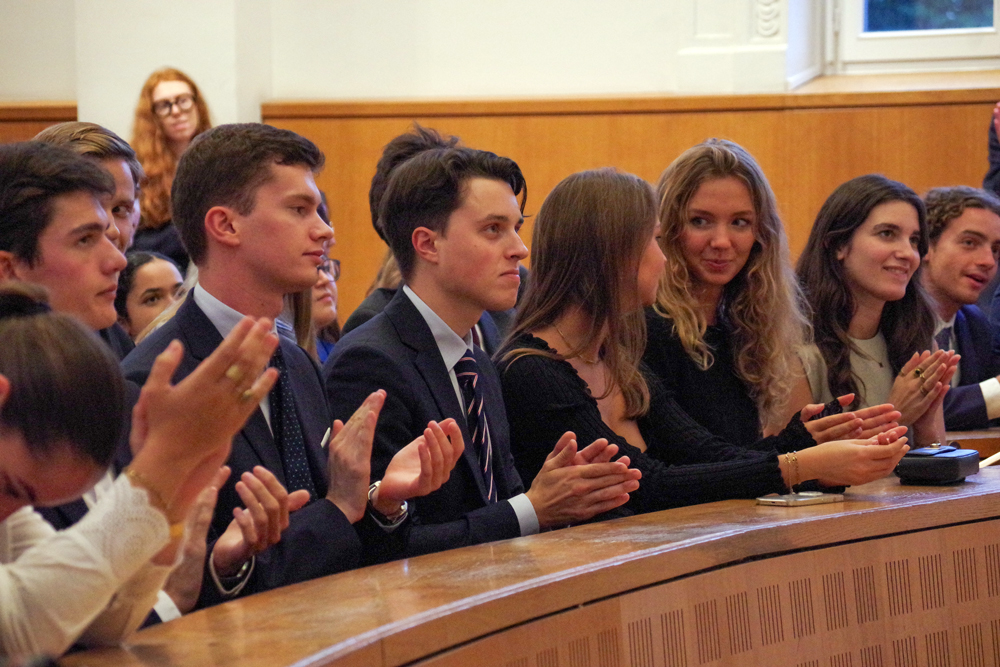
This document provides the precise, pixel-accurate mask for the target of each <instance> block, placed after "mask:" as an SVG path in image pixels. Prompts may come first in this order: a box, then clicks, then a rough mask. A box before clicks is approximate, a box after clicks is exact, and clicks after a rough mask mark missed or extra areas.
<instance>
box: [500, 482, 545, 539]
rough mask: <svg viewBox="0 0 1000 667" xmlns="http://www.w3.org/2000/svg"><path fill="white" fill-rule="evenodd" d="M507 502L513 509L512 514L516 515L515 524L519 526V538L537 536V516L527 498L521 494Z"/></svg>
mask: <svg viewBox="0 0 1000 667" xmlns="http://www.w3.org/2000/svg"><path fill="white" fill-rule="evenodd" d="M507 502H508V503H510V506H511V507H512V508H513V509H514V514H516V515H517V523H518V524H519V525H520V526H521V537H525V536H527V535H535V534H537V533H538V515H537V514H535V508H534V506H532V504H531V501H530V500H528V496H526V495H524V494H523V493H522V494H521V495H519V496H514V497H513V498H511V499H509V500H508V501H507Z"/></svg>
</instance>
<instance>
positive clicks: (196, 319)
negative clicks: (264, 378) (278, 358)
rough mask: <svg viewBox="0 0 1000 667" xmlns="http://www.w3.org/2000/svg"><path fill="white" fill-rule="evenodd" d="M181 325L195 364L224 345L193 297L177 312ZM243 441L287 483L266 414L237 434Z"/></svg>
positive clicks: (252, 419) (258, 413)
mask: <svg viewBox="0 0 1000 667" xmlns="http://www.w3.org/2000/svg"><path fill="white" fill-rule="evenodd" d="M176 317H177V318H178V322H177V324H178V326H179V328H180V329H181V331H184V340H183V343H184V346H185V347H186V348H187V350H188V353H189V354H190V355H191V356H192V357H193V358H194V362H195V365H197V364H200V363H201V362H202V361H203V360H204V359H205V358H206V357H208V356H209V355H210V354H212V352H214V351H215V348H217V347H219V345H220V344H221V343H222V335H221V334H219V330H218V329H216V328H215V325H214V324H212V321H211V320H210V319H208V316H207V315H205V313H204V311H202V309H201V308H199V307H198V304H196V303H195V302H194V299H193V298H190V297H189V298H188V299H187V301H185V302H184V305H183V306H181V307H180V309H179V310H178V311H177V315H176ZM236 437H237V438H243V439H244V440H245V441H246V442H247V444H248V445H249V446H250V449H252V450H253V452H254V453H255V454H257V456H258V457H259V458H260V463H261V465H262V466H264V467H265V468H267V469H268V470H270V471H271V472H273V473H274V475H275V477H277V478H278V481H280V482H281V483H282V484H285V466H284V464H283V463H282V462H281V455H280V454H279V453H278V448H277V447H276V446H275V444H274V437H273V436H272V435H271V429H270V428H268V425H267V420H266V419H264V413H263V412H261V411H260V408H259V407H258V408H257V409H256V410H254V412H253V414H252V415H250V419H248V420H247V423H246V424H244V425H243V429H242V430H241V431H240V432H239V433H238V434H237V435H236Z"/></svg>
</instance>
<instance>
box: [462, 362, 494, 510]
mask: <svg viewBox="0 0 1000 667" xmlns="http://www.w3.org/2000/svg"><path fill="white" fill-rule="evenodd" d="M455 376H456V377H457V378H458V386H459V387H461V389H462V398H464V399H465V421H466V424H467V425H468V427H469V433H471V434H472V446H473V448H474V450H475V452H476V453H477V454H478V455H479V469H480V470H481V471H482V473H483V481H484V482H485V483H486V488H487V490H488V495H489V498H490V502H496V500H497V488H496V485H495V484H494V483H493V444H492V443H491V442H490V429H489V426H488V424H487V422H486V405H485V404H484V401H483V390H482V388H481V387H480V386H479V365H478V364H477V363H476V358H475V357H474V356H472V351H471V350H470V351H468V352H467V353H466V355H465V356H464V357H462V358H461V359H459V360H458V363H457V364H455Z"/></svg>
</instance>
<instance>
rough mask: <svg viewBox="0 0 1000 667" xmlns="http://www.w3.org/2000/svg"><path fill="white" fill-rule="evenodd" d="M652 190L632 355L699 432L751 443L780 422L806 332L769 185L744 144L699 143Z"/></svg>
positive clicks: (859, 431) (865, 423) (863, 429)
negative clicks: (658, 276)
mask: <svg viewBox="0 0 1000 667" xmlns="http://www.w3.org/2000/svg"><path fill="white" fill-rule="evenodd" d="M657 195H658V198H659V203H660V210H659V220H660V247H661V248H662V250H663V254H664V255H665V256H666V258H667V266H666V271H665V272H664V275H663V279H662V280H661V281H660V287H659V290H658V292H657V295H656V304H655V306H654V307H653V308H651V309H648V310H647V319H646V321H647V326H648V327H649V341H648V343H647V348H646V353H645V355H644V357H643V361H644V362H645V364H646V365H647V367H648V369H649V371H650V372H651V373H652V374H653V375H655V376H656V377H657V378H659V379H660V380H661V381H662V382H663V383H664V385H665V388H666V389H667V390H668V391H671V392H673V393H674V394H675V395H676V397H677V401H678V403H679V404H680V405H681V407H682V408H683V409H684V410H685V411H686V412H687V413H688V414H689V415H690V416H691V417H692V418H693V419H694V420H695V421H697V422H698V423H699V424H700V425H701V426H702V427H703V428H705V429H707V430H709V431H711V432H712V433H714V434H715V435H718V436H719V437H721V438H723V439H725V440H727V441H729V442H731V443H733V444H736V445H740V446H743V447H752V446H754V445H755V443H756V442H757V441H758V440H759V439H760V438H761V436H762V431H764V430H765V427H768V426H769V427H770V428H767V431H768V432H772V433H773V432H777V431H779V430H780V429H781V427H782V426H784V424H785V421H786V420H787V413H786V406H787V404H788V397H789V392H790V391H791V389H792V387H793V386H794V383H795V380H796V379H797V377H799V376H801V366H800V364H799V360H798V357H797V355H796V350H798V349H799V347H801V346H802V345H803V344H804V343H805V342H807V341H808V340H809V339H810V336H811V328H810V324H809V320H808V319H807V317H806V316H805V315H804V313H803V305H804V300H803V297H802V294H801V292H800V291H799V287H798V281H797V280H796V278H795V273H794V271H793V270H792V265H791V260H790V258H789V252H788V239H787V237H786V236H785V232H784V229H783V227H782V224H781V219H780V218H779V217H778V210H777V204H776V202H775V198H774V193H773V192H772V191H771V186H770V185H769V184H768V182H767V178H766V177H765V176H764V173H763V171H761V169H760V167H759V166H758V165H757V163H756V161H755V160H754V159H753V157H752V156H751V155H750V154H749V153H748V152H747V151H746V150H745V149H743V148H742V147H741V146H739V145H738V144H735V143H733V142H731V141H725V140H720V139H709V140H707V141H705V142H703V143H701V144H698V145H697V146H694V147H693V148H690V149H688V150H687V151H685V152H684V153H683V154H682V155H681V156H680V157H678V158H677V159H676V160H674V162H673V163H672V164H671V165H670V166H669V167H667V169H666V170H665V171H664V172H663V175H662V176H661V177H660V181H659V184H658V186H657ZM851 399H853V396H850V397H844V400H843V401H842V404H845V405H846V404H848V403H850V400H851ZM795 407H796V410H798V409H801V408H802V406H801V405H799V406H795ZM889 410H891V407H889V406H882V407H881V408H880V411H871V410H869V411H864V412H859V413H858V414H857V415H855V416H856V417H857V418H858V419H857V420H856V421H854V422H853V424H854V430H853V431H851V432H847V433H845V432H838V433H836V434H835V435H836V437H867V436H868V435H870V433H869V427H870V425H871V423H872V422H871V421H870V420H872V419H875V420H876V421H877V420H878V417H877V416H876V414H875V413H876V412H878V413H879V414H881V415H886V414H889V413H888V411H889ZM796 416H798V415H796ZM810 416H812V415H811V414H810V413H809V412H807V413H804V414H802V418H804V419H808V417H810ZM794 421H796V419H795V418H794V417H793V422H794ZM808 427H809V429H810V431H812V430H814V424H808ZM813 435H817V434H816V433H814V434H813Z"/></svg>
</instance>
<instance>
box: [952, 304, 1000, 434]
mask: <svg viewBox="0 0 1000 667" xmlns="http://www.w3.org/2000/svg"><path fill="white" fill-rule="evenodd" d="M953 333H954V335H955V343H956V345H955V349H956V351H957V352H958V353H959V354H960V355H962V360H961V361H960V362H959V369H960V370H961V375H960V378H959V386H957V387H952V388H951V389H949V390H948V393H947V394H945V397H944V423H945V428H946V429H947V430H949V431H968V430H972V429H980V428H987V427H988V426H989V425H990V419H989V417H987V415H986V402H985V401H984V400H983V392H982V390H981V389H980V388H979V383H980V382H982V381H983V380H988V379H990V378H991V377H996V376H997V375H998V374H1000V354H998V353H997V350H996V349H995V348H994V345H993V344H992V336H993V334H992V329H991V327H990V322H989V320H988V319H987V317H986V315H985V314H984V313H983V311H981V310H980V309H979V307H978V306H962V307H961V308H960V309H959V310H958V312H957V313H956V314H955V329H954V332H953Z"/></svg>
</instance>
